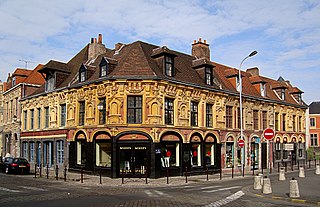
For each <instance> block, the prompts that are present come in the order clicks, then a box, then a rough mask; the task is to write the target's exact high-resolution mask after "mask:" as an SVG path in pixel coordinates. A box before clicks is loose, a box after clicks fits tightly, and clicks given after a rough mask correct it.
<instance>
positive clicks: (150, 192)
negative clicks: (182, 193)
mask: <svg viewBox="0 0 320 207" xmlns="http://www.w3.org/2000/svg"><path fill="white" fill-rule="evenodd" d="M144 192H145V193H146V194H147V195H148V196H149V197H153V198H155V197H166V198H172V196H171V195H169V194H167V193H164V192H162V191H159V190H145V191H144Z"/></svg>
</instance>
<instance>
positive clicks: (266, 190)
mask: <svg viewBox="0 0 320 207" xmlns="http://www.w3.org/2000/svg"><path fill="white" fill-rule="evenodd" d="M262 193H263V194H270V193H272V189H271V182H270V178H267V177H264V178H263V186H262Z"/></svg>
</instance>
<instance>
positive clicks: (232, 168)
mask: <svg viewBox="0 0 320 207" xmlns="http://www.w3.org/2000/svg"><path fill="white" fill-rule="evenodd" d="M233 171H234V165H232V169H231V177H232V178H233Z"/></svg>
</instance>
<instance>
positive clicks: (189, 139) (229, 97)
mask: <svg viewBox="0 0 320 207" xmlns="http://www.w3.org/2000/svg"><path fill="white" fill-rule="evenodd" d="M38 72H39V73H41V74H42V75H43V76H44V77H45V84H44V85H42V87H40V88H39V89H38V90H37V91H35V92H34V93H33V94H32V95H30V96H28V97H24V98H23V99H22V100H21V101H20V103H21V114H22V120H21V122H22V126H21V128H22V129H21V155H22V156H23V157H26V158H28V159H29V160H30V162H31V163H37V164H38V165H41V166H48V167H53V166H54V165H56V164H57V165H60V166H68V168H69V169H72V170H79V169H81V168H82V169H84V170H87V171H91V172H94V173H95V172H100V169H101V170H103V172H104V174H107V175H109V176H110V177H119V176H121V173H127V174H132V175H139V174H144V173H147V175H148V176H149V177H153V178H157V177H161V176H164V175H165V172H166V169H167V168H168V169H169V170H170V174H171V175H182V174H183V172H184V171H185V170H186V169H187V170H188V171H194V172H195V173H197V172H199V173H200V172H203V171H204V170H206V169H211V170H214V169H220V168H222V169H223V170H224V171H228V169H229V168H231V167H234V168H236V170H239V171H241V170H242V169H241V168H240V166H241V165H243V166H244V168H245V170H246V171H250V170H252V169H258V168H259V169H261V168H266V167H267V165H268V163H271V164H270V166H271V167H272V166H274V165H275V164H277V162H279V163H285V162H289V161H291V159H294V160H295V161H299V160H301V161H302V160H304V159H305V112H306V109H307V106H306V105H305V104H304V102H303V101H302V99H301V94H302V91H300V90H299V89H298V88H296V87H293V86H292V85H291V84H290V82H289V81H285V80H284V79H283V78H281V77H280V78H279V79H278V80H272V79H270V78H267V77H263V76H260V74H259V69H258V68H250V69H247V70H246V71H241V76H242V82H243V101H242V102H243V114H244V116H243V129H244V140H245V146H244V148H243V149H244V153H242V152H241V148H239V147H238V144H237V142H238V140H239V139H240V115H239V114H240V107H239V87H238V85H239V84H238V82H239V77H238V75H237V74H238V70H237V69H235V68H230V67H227V66H224V65H221V64H218V63H216V62H213V61H211V60H210V49H209V45H208V44H207V43H206V41H203V42H202V40H201V39H199V41H194V43H193V44H192V54H191V55H189V54H184V53H180V52H177V51H173V50H170V49H169V48H168V47H165V46H163V47H159V46H155V45H151V44H148V43H145V42H141V41H137V42H133V43H130V44H122V43H118V44H116V45H115V48H113V49H108V48H106V47H105V46H104V44H103V43H102V35H99V37H98V40H97V39H96V38H92V39H91V42H90V43H89V44H87V45H86V46H85V47H84V48H83V49H82V50H81V51H80V52H79V53H78V54H76V55H75V56H74V57H73V58H72V59H71V60H70V61H69V62H67V63H63V62H57V61H53V60H51V61H49V62H48V63H47V64H46V65H44V66H43V67H42V68H41V69H40V70H38ZM266 128H273V129H274V130H275V131H276V136H275V138H274V139H273V140H271V144H270V145H267V141H266V139H265V138H264V137H263V136H262V133H263V130H264V129H266ZM267 146H269V148H268V147H267Z"/></svg>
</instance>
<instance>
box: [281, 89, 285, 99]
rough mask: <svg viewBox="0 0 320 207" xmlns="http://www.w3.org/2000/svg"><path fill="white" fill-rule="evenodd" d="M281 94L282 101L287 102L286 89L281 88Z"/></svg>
mask: <svg viewBox="0 0 320 207" xmlns="http://www.w3.org/2000/svg"><path fill="white" fill-rule="evenodd" d="M280 92H281V96H280V97H281V99H282V100H285V98H286V97H285V94H286V92H285V89H284V88H281V91H280Z"/></svg>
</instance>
